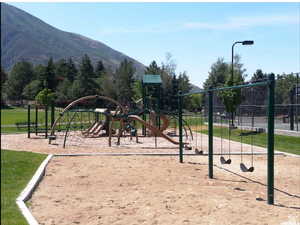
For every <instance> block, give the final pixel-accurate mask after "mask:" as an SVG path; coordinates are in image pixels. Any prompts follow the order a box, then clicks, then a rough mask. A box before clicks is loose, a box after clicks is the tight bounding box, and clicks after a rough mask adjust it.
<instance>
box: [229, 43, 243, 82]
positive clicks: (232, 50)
mask: <svg viewBox="0 0 300 225" xmlns="http://www.w3.org/2000/svg"><path fill="white" fill-rule="evenodd" d="M238 43H243V42H242V41H236V42H234V43H233V45H232V47H231V82H232V84H231V85H233V57H234V46H235V45H236V44H238Z"/></svg>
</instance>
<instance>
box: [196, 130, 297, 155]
mask: <svg viewBox="0 0 300 225" xmlns="http://www.w3.org/2000/svg"><path fill="white" fill-rule="evenodd" d="M221 131H222V134H223V138H225V139H228V128H227V127H223V128H222V130H221V127H214V130H213V135H214V136H216V137H221ZM202 132H203V133H205V134H208V130H202ZM246 132H247V131H243V133H246ZM240 133H241V130H239V129H234V130H232V131H231V138H230V139H231V140H233V141H238V142H241V136H240ZM242 142H243V143H246V144H251V135H245V136H243V137H242ZM253 145H256V146H260V147H267V134H266V133H260V134H254V135H253ZM274 145H275V150H278V151H283V152H288V153H293V154H297V155H300V138H299V137H291V136H285V135H277V134H275V143H274Z"/></svg>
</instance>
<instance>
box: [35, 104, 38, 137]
mask: <svg viewBox="0 0 300 225" xmlns="http://www.w3.org/2000/svg"><path fill="white" fill-rule="evenodd" d="M38 111H39V109H38V106H37V105H35V135H36V136H37V135H38V123H39V119H38V117H39V113H38Z"/></svg>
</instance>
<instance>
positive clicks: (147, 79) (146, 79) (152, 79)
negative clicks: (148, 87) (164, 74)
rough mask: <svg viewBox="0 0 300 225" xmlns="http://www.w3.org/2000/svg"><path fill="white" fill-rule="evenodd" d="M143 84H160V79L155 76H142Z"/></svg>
mask: <svg viewBox="0 0 300 225" xmlns="http://www.w3.org/2000/svg"><path fill="white" fill-rule="evenodd" d="M142 81H143V84H161V83H162V81H161V77H160V75H157V74H144V75H143V80H142Z"/></svg>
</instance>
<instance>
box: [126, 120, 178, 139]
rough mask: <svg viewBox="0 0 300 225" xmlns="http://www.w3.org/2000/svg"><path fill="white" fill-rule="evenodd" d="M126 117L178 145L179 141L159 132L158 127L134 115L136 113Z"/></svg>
mask: <svg viewBox="0 0 300 225" xmlns="http://www.w3.org/2000/svg"><path fill="white" fill-rule="evenodd" d="M128 118H130V119H133V120H136V121H138V122H140V123H142V124H143V125H145V126H146V127H147V128H148V129H149V130H151V132H152V133H153V134H154V135H156V136H158V137H163V138H165V139H167V140H168V141H170V142H172V143H173V144H175V145H179V142H177V141H175V140H173V139H172V138H170V137H169V136H167V135H165V134H164V133H163V132H161V131H160V130H159V129H158V128H156V127H154V126H152V125H151V124H150V123H147V122H146V121H144V120H143V119H142V118H141V117H139V116H136V115H130V116H128Z"/></svg>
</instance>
